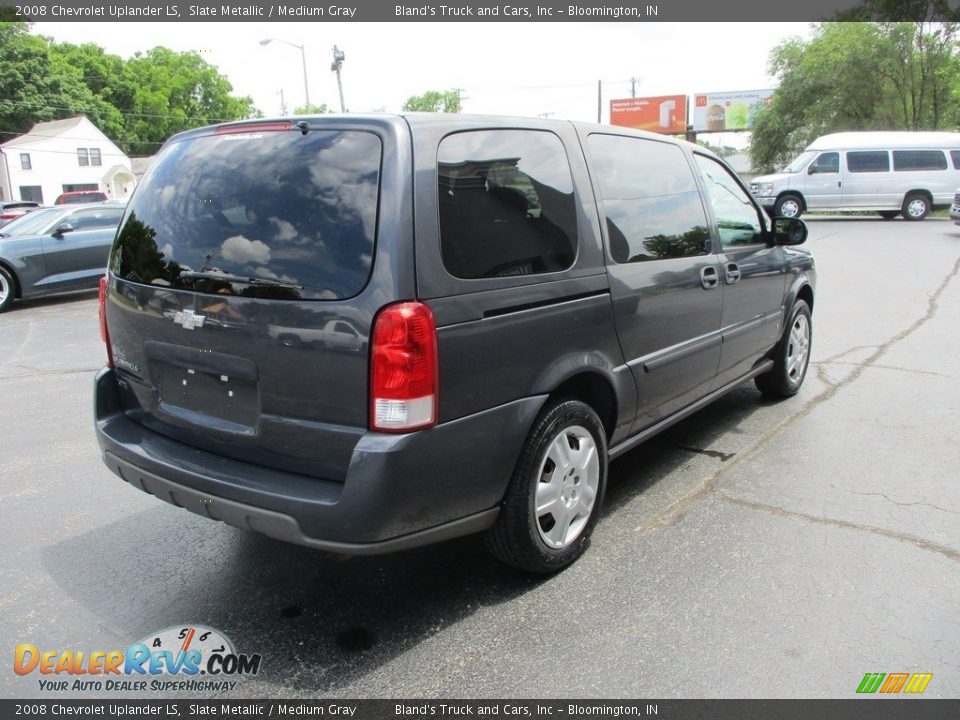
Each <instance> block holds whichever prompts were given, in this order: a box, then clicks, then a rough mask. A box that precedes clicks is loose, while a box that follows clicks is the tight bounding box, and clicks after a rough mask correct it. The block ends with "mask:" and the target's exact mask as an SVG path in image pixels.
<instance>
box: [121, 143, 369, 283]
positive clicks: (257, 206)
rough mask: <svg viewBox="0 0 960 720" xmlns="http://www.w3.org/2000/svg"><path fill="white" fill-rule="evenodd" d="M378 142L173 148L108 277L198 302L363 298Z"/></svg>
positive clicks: (144, 191) (136, 203) (156, 168)
mask: <svg viewBox="0 0 960 720" xmlns="http://www.w3.org/2000/svg"><path fill="white" fill-rule="evenodd" d="M380 158H381V143H380V139H379V138H378V137H377V136H376V135H374V134H373V133H369V132H365V131H339V130H338V131H322V130H311V131H309V132H307V133H306V134H303V133H301V132H300V131H299V130H294V131H257V130H255V129H253V130H251V132H249V133H238V134H227V135H211V136H205V137H200V138H197V139H194V140H187V141H183V142H178V143H175V144H173V145H170V146H169V147H167V148H166V149H165V150H163V151H162V153H161V154H160V156H158V157H157V159H156V160H155V161H154V163H153V164H152V166H151V169H150V171H149V172H148V174H147V176H146V177H145V178H144V180H143V181H142V182H141V184H140V185H139V187H138V188H137V191H136V193H135V194H134V196H133V199H132V200H131V201H130V203H129V205H128V212H127V216H126V219H125V221H124V224H123V227H122V228H121V230H120V233H119V234H118V236H117V242H116V245H115V247H114V253H113V256H112V259H111V269H112V270H113V272H114V273H115V274H117V275H118V276H120V277H123V278H126V279H128V280H132V281H134V282H139V283H146V284H152V285H161V286H171V287H177V288H186V289H189V290H195V291H197V292H208V293H227V294H235V295H244V296H250V297H264V298H275V299H290V300H299V299H307V300H336V299H340V298H346V297H351V296H353V295H356V294H357V293H358V292H360V290H362V289H363V286H364V285H365V284H366V282H367V278H368V277H369V275H370V269H371V265H372V257H373V248H374V239H375V229H376V224H377V203H378V199H379V187H380Z"/></svg>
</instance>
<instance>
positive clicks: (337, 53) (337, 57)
mask: <svg viewBox="0 0 960 720" xmlns="http://www.w3.org/2000/svg"><path fill="white" fill-rule="evenodd" d="M346 57H347V56H346V55H344V53H343V50H341V49H340V48H338V47H337V46H336V45H334V46H333V62H332V63H331V64H330V69H331V70H333V71H334V72H335V73H336V74H337V88H339V90H340V112H343V113H345V112H346V111H347V108H346V106H345V105H344V104H343V82H342V81H341V80H340V68H341V67H342V66H343V61H344V60H345V59H346Z"/></svg>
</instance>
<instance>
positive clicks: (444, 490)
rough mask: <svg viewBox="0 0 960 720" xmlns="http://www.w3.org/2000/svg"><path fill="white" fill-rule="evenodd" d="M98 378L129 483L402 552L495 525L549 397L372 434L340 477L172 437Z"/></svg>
mask: <svg viewBox="0 0 960 720" xmlns="http://www.w3.org/2000/svg"><path fill="white" fill-rule="evenodd" d="M94 382H95V403H94V404H95V420H96V433H97V440H98V442H99V444H100V449H101V451H102V454H103V460H104V462H105V463H106V465H107V467H109V468H110V470H112V471H113V472H114V473H116V474H117V475H119V476H120V477H121V478H123V479H124V480H126V481H127V482H128V483H130V484H131V485H133V486H134V487H136V488H138V489H140V490H143V491H144V492H148V493H150V494H152V495H155V496H157V497H158V498H160V499H161V500H164V501H166V502H168V503H171V504H173V505H177V506H179V507H183V508H185V509H187V510H190V511H192V512H195V513H197V514H200V515H203V516H205V517H209V518H212V519H214V520H221V521H223V522H226V523H228V524H230V525H234V526H236V527H241V528H244V529H249V530H254V531H257V532H261V533H263V534H265V535H269V536H270V537H274V538H277V539H280V540H285V541H287V542H293V543H296V544H299V545H307V546H310V547H315V548H318V549H322V550H328V551H331V552H339V553H348V554H375V553H383V552H392V551H396V550H403V549H406V548H410V547H415V546H418V545H425V544H429V543H431V542H437V541H440V540H446V539H449V538H452V537H456V536H459V535H466V534H469V533H473V532H479V531H482V530H484V529H486V528H488V527H490V525H492V524H493V522H494V521H495V520H496V517H497V514H498V512H499V503H500V501H501V499H502V498H503V495H504V492H505V491H506V487H507V484H508V482H509V480H510V476H511V474H512V472H513V468H514V465H515V464H516V461H517V458H518V457H519V454H520V449H521V446H522V444H523V441H524V439H525V438H526V435H527V432H528V430H529V428H530V426H531V425H532V423H533V420H534V418H535V416H536V414H537V412H539V410H540V407H541V406H542V404H543V401H544V399H545V398H544V397H533V398H525V399H523V400H518V401H515V402H512V403H508V404H506V405H502V406H500V407H496V408H492V409H490V410H486V411H484V412H480V413H477V414H475V415H470V416H468V417H465V418H460V419H458V420H455V421H452V422H449V423H444V424H443V425H439V426H437V427H435V428H432V429H430V430H426V431H422V432H417V433H410V434H407V435H387V434H379V433H369V432H368V433H366V434H365V435H363V436H362V437H361V439H360V441H359V442H358V443H357V445H356V447H355V449H354V451H353V454H352V456H351V459H350V465H349V468H348V471H347V476H346V480H345V482H343V483H340V482H334V481H330V480H323V479H318V478H315V477H309V476H303V475H297V474H293V473H288V472H283V471H279V470H275V469H271V468H267V467H263V466H259V465H255V464H252V463H247V462H241V461H238V460H233V459H230V458H226V457H223V456H220V455H216V454H213V453H209V452H206V451H203V450H198V449H197V448H194V447H191V446H190V445H186V444H184V443H180V442H177V441H176V440H171V439H170V438H168V437H165V436H163V435H160V434H158V433H156V432H153V431H152V430H149V429H147V428H145V427H143V426H142V425H140V424H138V423H135V422H133V421H132V420H130V419H129V418H127V417H126V416H125V415H124V414H123V412H122V411H121V410H120V404H119V399H118V395H117V390H116V380H115V378H114V372H113V371H112V370H110V369H106V368H105V369H104V370H101V371H100V373H98V374H97V377H96V379H95V381H94Z"/></svg>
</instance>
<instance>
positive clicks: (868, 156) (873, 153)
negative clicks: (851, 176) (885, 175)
mask: <svg viewBox="0 0 960 720" xmlns="http://www.w3.org/2000/svg"><path fill="white" fill-rule="evenodd" d="M847 170H849V171H850V172H887V171H888V170H890V156H889V155H888V154H887V151H886V150H880V151H877V150H867V151H861V152H848V153H847Z"/></svg>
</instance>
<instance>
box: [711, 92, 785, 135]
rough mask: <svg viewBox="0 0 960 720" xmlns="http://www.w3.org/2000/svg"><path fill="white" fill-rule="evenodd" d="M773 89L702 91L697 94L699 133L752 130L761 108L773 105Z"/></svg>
mask: <svg viewBox="0 0 960 720" xmlns="http://www.w3.org/2000/svg"><path fill="white" fill-rule="evenodd" d="M771 98H773V90H744V91H743V92H725V93H699V94H697V95H694V96H693V129H694V131H695V132H721V131H723V130H749V129H750V128H751V127H753V117H754V115H755V114H756V112H757V110H758V109H759V108H762V107H764V106H765V105H769V104H770V101H771Z"/></svg>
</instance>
